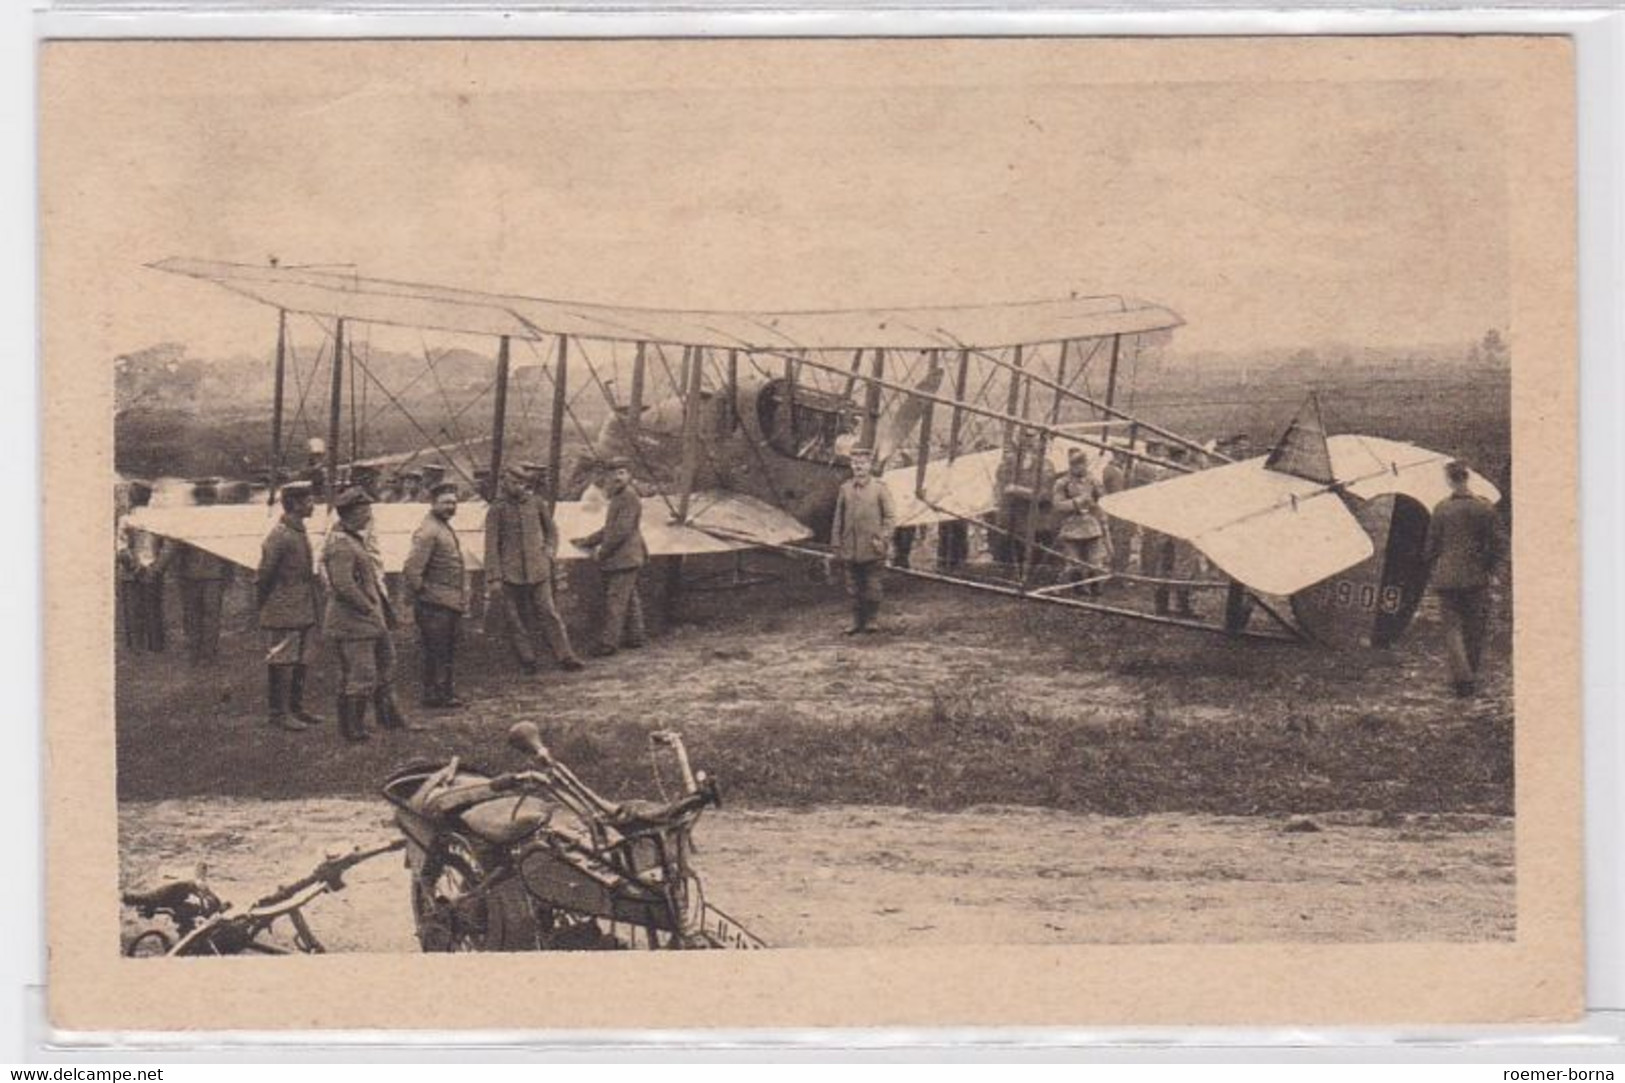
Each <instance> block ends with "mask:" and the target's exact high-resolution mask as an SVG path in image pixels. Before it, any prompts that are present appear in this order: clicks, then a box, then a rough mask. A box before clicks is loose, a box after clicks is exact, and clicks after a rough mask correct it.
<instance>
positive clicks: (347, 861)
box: [254, 838, 406, 909]
mask: <svg viewBox="0 0 1625 1083" xmlns="http://www.w3.org/2000/svg"><path fill="white" fill-rule="evenodd" d="M405 846H406V840H405V839H404V838H401V839H395V840H394V841H393V842H388V843H385V844H384V845H382V846H374V847H373V848H372V849H370V850H369V849H366V848H363V847H359V846H358V847H356V848H355V849H354V850H351V851H350V852H349V853H347V854H339V855H336V856H333V857H327V858H324V859H323V860H322V862H321V863H320V864H319V865H317V866H316V868H315V870H313V871H312V872H311V874H310V875H309V876H305V877H301V878H300V879H298V880H295V881H294V882H293V883H291V884H286V885H284V886H282V887H279V888H277V889H276V890H275V891H273V892H271V894H269V895H267V896H265V897H264V898H262V899H260V900H259V901H258V902H256V903H255V904H254V908H255V909H258V908H261V907H266V906H276V905H277V904H279V903H284V902H287V901H288V900H289V899H291V898H293V897H294V896H295V895H297V894H299V893H300V892H301V891H305V890H306V889H308V888H313V887H317V886H321V887H324V888H325V889H326V890H328V891H338V890H340V889H341V888H343V887H344V879H343V877H344V873H345V872H347V871H348V870H350V869H352V868H354V867H355V866H357V865H359V864H361V863H362V862H363V861H367V860H369V859H371V858H374V857H378V856H379V855H380V854H387V853H389V852H390V851H392V850H399V849H402V848H403V847H405Z"/></svg>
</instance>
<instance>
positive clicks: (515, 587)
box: [256, 459, 648, 741]
mask: <svg viewBox="0 0 1625 1083" xmlns="http://www.w3.org/2000/svg"><path fill="white" fill-rule="evenodd" d="M545 478H546V474H545V471H544V470H543V469H542V468H538V467H534V466H531V465H528V464H518V465H513V466H509V467H508V468H506V469H505V470H504V471H503V472H502V475H501V477H500V479H499V481H498V484H497V492H496V493H495V494H493V495H494V499H493V500H492V501H491V502H490V505H489V506H488V508H487V511H486V518H485V523H484V532H485V552H484V568H485V575H484V589H485V595H486V597H485V604H486V606H487V607H488V608H493V609H496V610H498V611H499V612H500V613H501V614H502V618H503V621H502V623H503V625H504V627H505V629H506V634H507V638H508V643H509V645H510V647H511V648H512V650H513V653H514V656H515V658H516V659H517V661H518V663H519V666H520V668H521V669H522V670H524V671H525V672H526V673H536V672H537V671H538V669H539V665H538V661H537V659H538V649H537V645H538V641H539V642H540V643H541V644H543V645H545V646H546V648H547V649H548V651H549V652H550V653H551V654H552V655H553V657H554V659H555V660H556V661H557V663H558V665H559V666H560V667H561V668H563V669H566V670H578V669H581V668H582V666H583V665H584V663H583V662H582V660H581V659H580V657H579V656H578V655H577V654H576V652H575V649H574V647H573V646H572V644H571V642H570V634H569V631H568V629H567V628H566V627H565V624H564V621H563V619H562V618H561V617H560V616H559V612H558V606H557V602H556V599H555V596H554V565H555V560H556V558H557V555H558V549H559V543H560V538H559V532H558V527H557V524H556V523H555V522H554V519H553V515H552V513H551V511H550V509H549V507H548V505H547V503H546V502H545V501H544V500H542V499H539V497H538V490H539V489H540V488H542V487H543V483H544V482H545ZM602 486H603V490H604V492H605V495H606V496H607V497H608V509H607V513H606V516H605V523H604V526H603V528H602V529H600V530H598V531H595V532H594V533H592V534H590V535H588V536H586V537H583V538H574V539H571V540H570V543H571V544H572V545H575V546H577V547H578V548H581V549H584V550H587V551H589V552H591V553H592V554H593V556H594V557H595V559H596V560H597V562H598V569H599V573H600V578H601V580H602V583H603V590H604V595H605V603H604V618H603V622H602V625H601V628H600V634H599V639H598V643H597V644H596V645H595V646H594V648H593V650H592V652H591V653H592V654H594V655H599V656H603V655H610V654H614V653H616V652H617V651H618V650H620V649H622V648H623V647H625V648H637V647H641V646H643V644H644V642H645V640H646V634H645V631H644V625H643V614H642V608H641V604H640V602H639V599H638V593H637V580H638V573H639V569H641V568H642V567H643V565H644V564H645V563H646V562H647V560H648V550H647V548H646V546H645V545H644V542H643V535H642V532H641V529H640V520H641V517H642V511H643V504H642V501H641V500H639V498H638V495H637V491H636V490H635V489H634V488H633V487H632V482H631V469H630V464H629V463H628V462H626V461H625V460H623V459H615V460H611V461H609V462H608V463H606V464H605V465H604V479H603V483H602ZM427 495H428V496H429V498H430V501H431V503H430V506H429V511H428V513H427V514H426V515H425V516H424V518H423V522H422V523H421V524H420V525H419V526H418V528H417V530H416V531H415V532H414V533H413V536H412V547H411V552H410V554H409V555H408V557H407V559H406V563H405V566H404V568H403V570H402V580H403V582H404V586H405V590H406V597H407V599H408V600H409V602H410V605H411V607H412V615H413V620H414V623H415V625H416V627H417V630H418V638H419V648H420V650H419V657H420V665H421V686H422V697H421V703H422V705H423V706H424V707H426V708H431V709H439V710H455V709H458V708H461V707H463V706H465V704H464V702H463V701H462V700H461V699H460V698H459V697H458V695H457V686H456V672H457V650H458V642H459V639H460V633H461V628H462V622H463V618H464V614H465V612H466V611H467V609H468V607H469V601H470V599H469V597H468V590H467V584H468V582H469V576H468V574H467V571H468V570H467V567H466V564H465V561H464V559H463V549H462V542H461V540H460V538H459V537H458V534H457V530H456V527H455V526H454V525H453V520H454V519H455V517H456V515H457V506H458V499H459V490H458V487H457V485H456V484H455V483H454V482H449V481H441V482H439V483H438V484H436V485H434V486H433V487H432V488H431V489H430V490H429V491H428V494H427ZM281 499H282V506H283V509H284V513H283V516H282V519H281V521H280V522H279V523H277V525H276V526H275V527H273V528H272V530H271V533H270V534H269V535H268V536H267V537H266V539H265V544H264V546H263V550H262V556H261V561H260V567H259V570H258V574H257V576H256V587H257V591H258V598H259V623H260V627H261V628H262V629H263V631H264V634H265V636H266V647H267V650H266V661H267V668H268V670H269V698H270V715H269V718H270V722H271V724H272V725H275V726H278V727H281V728H283V729H290V730H304V729H307V728H309V727H310V726H313V725H318V724H320V721H321V720H320V719H318V718H316V717H314V716H313V715H311V714H310V713H309V712H307V711H305V710H304V708H303V704H302V702H301V701H300V698H299V691H300V689H301V688H302V686H303V673H304V671H305V668H306V667H308V666H309V665H310V664H311V662H312V658H313V653H314V649H315V647H314V645H315V642H316V636H315V629H316V625H317V623H318V621H317V616H318V612H317V610H318V598H319V594H318V589H317V575H316V572H315V571H314V570H313V561H312V560H311V552H310V543H309V541H308V539H307V538H306V537H305V530H304V522H305V520H307V519H308V518H309V517H310V515H311V514H312V512H313V511H314V508H315V497H314V492H313V490H312V488H311V487H310V485H308V484H299V483H296V484H293V485H288V486H284V488H283V490H282V494H281ZM373 504H374V499H373V496H372V494H371V493H370V492H368V491H367V489H366V488H364V487H362V486H359V485H352V486H351V487H349V488H347V489H345V490H344V491H343V492H342V493H340V494H339V495H338V496H337V498H336V499H335V500H334V505H333V506H334V510H335V511H336V512H337V513H338V526H337V529H334V530H330V531H329V532H328V535H327V541H326V544H325V545H324V546H323V551H322V560H321V568H322V575H321V578H322V579H324V580H325V581H326V584H327V597H326V603H325V610H324V611H323V612H322V613H321V620H320V624H321V638H322V640H323V641H324V642H326V643H329V644H331V649H332V651H333V652H334V653H335V654H336V655H337V658H338V665H339V692H338V719H339V730H340V732H341V733H342V734H343V736H344V737H345V738H346V739H348V740H350V741H364V740H366V739H367V738H368V736H369V733H370V731H369V727H368V724H367V715H368V711H369V708H370V709H371V710H372V711H373V713H374V716H375V718H376V720H377V723H378V726H379V727H381V728H383V729H393V730H400V729H411V728H414V727H413V725H412V724H411V723H410V722H408V721H407V719H406V718H405V716H404V715H403V713H402V712H401V710H400V707H399V705H398V703H397V702H396V700H395V696H394V691H393V685H394V676H395V648H394V640H393V635H392V629H393V628H394V627H395V626H396V624H397V616H396V613H395V606H394V602H393V601H392V599H391V598H390V595H389V591H388V590H387V589H386V588H385V585H384V580H383V565H382V562H381V560H380V558H379V553H378V547H377V545H376V543H375V541H374V539H373V537H372V533H371V526H372V505H373Z"/></svg>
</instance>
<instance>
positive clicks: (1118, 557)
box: [1100, 449, 1134, 572]
mask: <svg viewBox="0 0 1625 1083" xmlns="http://www.w3.org/2000/svg"><path fill="white" fill-rule="evenodd" d="M1128 466H1129V464H1128V456H1127V455H1125V454H1123V452H1122V451H1121V450H1120V449H1119V450H1114V451H1112V452H1111V453H1110V454H1108V455H1107V457H1106V465H1105V466H1104V467H1102V468H1101V471H1100V489H1101V492H1102V493H1103V494H1110V493H1120V492H1122V491H1123V490H1124V489H1127V488H1128V479H1129V473H1128ZM1101 515H1102V516H1105V512H1101ZM1133 547H1134V526H1133V524H1131V523H1127V522H1124V521H1123V520H1122V519H1111V518H1107V519H1106V548H1107V553H1106V559H1107V561H1108V562H1109V563H1110V564H1111V570H1112V571H1113V572H1123V571H1126V570H1128V566H1129V556H1130V550H1132V549H1133Z"/></svg>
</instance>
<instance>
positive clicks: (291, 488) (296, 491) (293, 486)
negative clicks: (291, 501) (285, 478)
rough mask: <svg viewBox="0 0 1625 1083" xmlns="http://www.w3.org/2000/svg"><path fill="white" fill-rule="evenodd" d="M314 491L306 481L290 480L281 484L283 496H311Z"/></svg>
mask: <svg viewBox="0 0 1625 1083" xmlns="http://www.w3.org/2000/svg"><path fill="white" fill-rule="evenodd" d="M314 493H315V490H314V489H313V488H312V487H311V484H310V482H308V481H290V482H288V483H286V484H285V485H283V486H282V495H283V496H311V495H313V494H314Z"/></svg>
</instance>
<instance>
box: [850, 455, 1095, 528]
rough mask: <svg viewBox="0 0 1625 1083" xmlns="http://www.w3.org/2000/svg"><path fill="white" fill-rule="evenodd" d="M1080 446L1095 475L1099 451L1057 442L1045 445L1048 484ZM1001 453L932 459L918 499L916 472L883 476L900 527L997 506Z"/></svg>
mask: <svg viewBox="0 0 1625 1083" xmlns="http://www.w3.org/2000/svg"><path fill="white" fill-rule="evenodd" d="M1075 447H1081V448H1083V450H1084V452H1085V453H1086V454H1087V455H1088V456H1089V458H1090V471H1091V473H1092V474H1093V475H1094V476H1097V477H1098V476H1099V462H1098V459H1099V457H1100V452H1099V451H1098V449H1096V448H1093V447H1089V446H1087V445H1085V444H1081V443H1078V442H1075V441H1071V440H1067V439H1065V438H1060V439H1056V440H1051V441H1049V442H1048V451H1047V455H1046V458H1047V459H1048V462H1049V465H1050V468H1051V474H1050V480H1051V481H1053V480H1054V479H1055V478H1057V477H1060V475H1061V474H1063V473H1065V472H1066V468H1067V456H1068V453H1069V452H1070V451H1071V450H1072V449H1073V448H1075ZM1003 457H1004V452H1003V451H1001V450H999V449H997V448H994V449H993V450H990V451H976V452H972V453H971V454H969V455H961V456H959V457H958V458H957V459H955V460H954V461H953V462H949V461H948V460H947V459H933V460H931V461H930V462H929V463H927V464H926V467H925V486H924V496H923V497H922V496H921V495H920V491H919V490H920V486H919V468H918V467H914V466H899V467H896V468H895V469H892V470H887V471H886V472H885V473H884V474H882V475H881V478H882V480H884V481H885V482H886V488H888V489H890V490H891V494H892V498H893V500H894V501H895V502H896V506H897V525H898V526H926V525H928V524H931V523H940V522H945V521H947V520H949V519H975V518H977V517H979V516H981V515H985V514H986V513H987V512H990V511H993V510H994V509H995V508H997V507H998V501H997V499H996V496H995V493H994V487H995V485H996V484H997V478H998V472H999V462H1000V460H1001V459H1002V458H1003Z"/></svg>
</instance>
